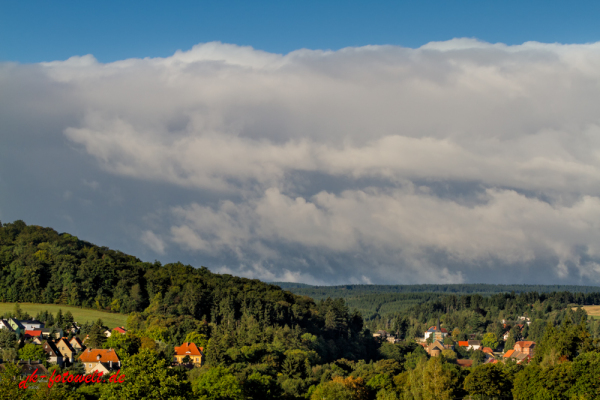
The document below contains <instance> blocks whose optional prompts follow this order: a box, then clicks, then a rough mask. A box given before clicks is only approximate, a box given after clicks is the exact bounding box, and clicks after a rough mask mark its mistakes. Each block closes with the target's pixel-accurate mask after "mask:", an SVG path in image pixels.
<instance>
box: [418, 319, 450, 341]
mask: <svg viewBox="0 0 600 400" xmlns="http://www.w3.org/2000/svg"><path fill="white" fill-rule="evenodd" d="M423 336H425V340H427V339H429V337H432V339H433V340H439V341H444V338H445V337H446V336H448V331H447V330H446V328H441V327H440V320H439V318H438V323H437V326H432V327H430V328H429V329H427V331H425V334H424V335H423Z"/></svg>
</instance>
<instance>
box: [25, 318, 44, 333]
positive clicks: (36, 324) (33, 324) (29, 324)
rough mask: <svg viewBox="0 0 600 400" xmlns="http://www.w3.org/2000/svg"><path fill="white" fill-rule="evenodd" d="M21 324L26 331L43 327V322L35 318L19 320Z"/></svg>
mask: <svg viewBox="0 0 600 400" xmlns="http://www.w3.org/2000/svg"><path fill="white" fill-rule="evenodd" d="M19 322H20V323H21V325H23V327H24V328H25V330H26V331H33V330H38V329H42V328H44V326H45V325H44V323H43V322H40V321H38V320H37V319H32V320H20V321H19Z"/></svg>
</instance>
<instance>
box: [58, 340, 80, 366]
mask: <svg viewBox="0 0 600 400" xmlns="http://www.w3.org/2000/svg"><path fill="white" fill-rule="evenodd" d="M55 344H56V347H57V348H58V350H59V351H60V352H61V354H62V355H63V359H64V361H68V362H70V363H73V362H74V361H75V355H76V354H77V351H76V350H75V349H74V348H73V346H71V343H69V340H68V339H67V338H60V339H59V340H58V341H57V342H56V343H55Z"/></svg>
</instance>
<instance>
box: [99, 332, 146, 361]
mask: <svg viewBox="0 0 600 400" xmlns="http://www.w3.org/2000/svg"><path fill="white" fill-rule="evenodd" d="M141 346H142V341H141V339H140V338H139V337H138V336H136V335H134V334H133V333H131V332H127V333H126V334H124V335H123V334H122V333H119V332H117V331H114V332H113V333H112V335H110V337H109V338H107V339H106V342H104V348H105V349H115V351H116V352H117V354H118V355H119V357H121V358H123V357H126V356H132V355H134V354H136V353H137V352H138V351H139V349H140V347H141Z"/></svg>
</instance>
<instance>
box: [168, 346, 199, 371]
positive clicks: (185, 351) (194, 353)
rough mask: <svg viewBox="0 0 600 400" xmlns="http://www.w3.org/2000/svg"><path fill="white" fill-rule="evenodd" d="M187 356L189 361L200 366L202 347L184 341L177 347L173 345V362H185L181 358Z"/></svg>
mask: <svg viewBox="0 0 600 400" xmlns="http://www.w3.org/2000/svg"><path fill="white" fill-rule="evenodd" d="M187 356H189V357H190V359H191V362H192V363H193V364H194V365H195V366H197V367H200V366H202V364H204V348H202V347H198V346H196V344H195V343H191V342H186V343H184V344H182V345H181V346H179V347H175V360H174V361H175V362H176V363H178V364H185V363H184V362H183V359H184V358H185V357H187Z"/></svg>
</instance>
